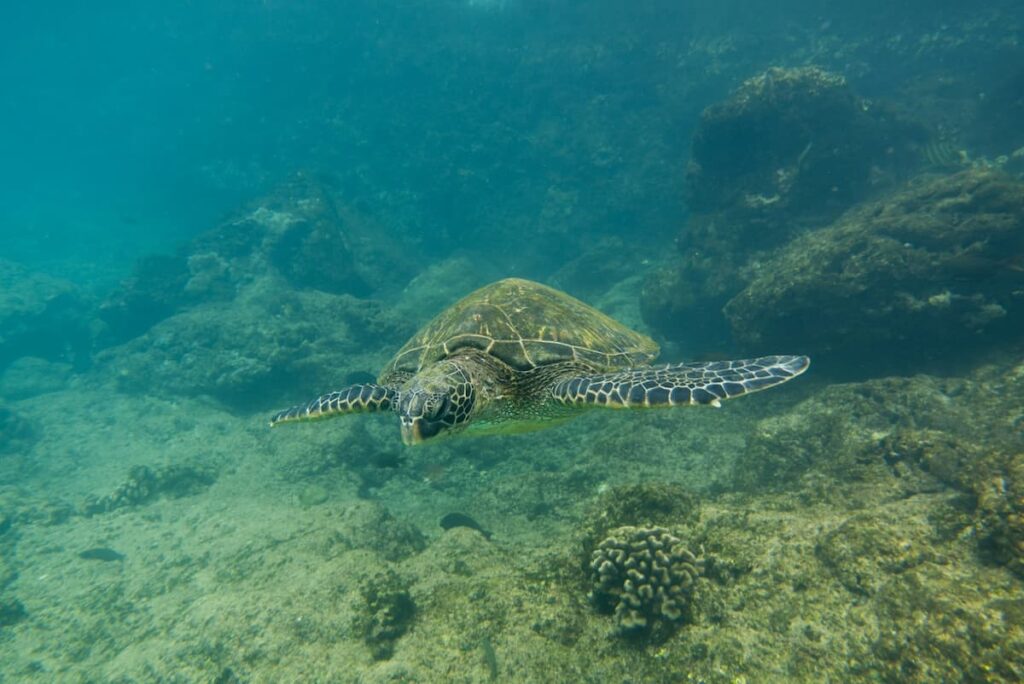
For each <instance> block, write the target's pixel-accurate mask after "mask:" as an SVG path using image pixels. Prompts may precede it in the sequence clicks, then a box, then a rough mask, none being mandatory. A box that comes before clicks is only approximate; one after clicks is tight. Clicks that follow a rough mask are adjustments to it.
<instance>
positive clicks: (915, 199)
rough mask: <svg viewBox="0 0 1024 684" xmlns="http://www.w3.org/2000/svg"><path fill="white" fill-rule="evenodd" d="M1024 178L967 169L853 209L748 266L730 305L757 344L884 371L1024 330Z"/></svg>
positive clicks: (735, 322) (989, 345) (960, 356)
mask: <svg viewBox="0 0 1024 684" xmlns="http://www.w3.org/2000/svg"><path fill="white" fill-rule="evenodd" d="M1022 263H1024V183H1022V182H1020V181H1018V180H1015V179H1014V178H1012V177H1011V176H1008V175H1006V174H1003V173H999V172H995V171H989V170H984V169H974V170H967V171H963V172H961V173H958V174H956V175H953V176H949V177H941V178H937V179H925V180H923V181H921V182H919V183H916V184H914V185H912V186H911V187H910V188H908V189H906V190H905V191H903V192H900V193H898V194H896V195H894V196H891V197H888V198H886V199H884V200H880V201H878V202H874V203H871V204H868V205H865V206H863V207H861V208H859V209H857V210H855V211H852V212H849V213H848V214H846V215H845V216H843V217H842V218H841V219H839V220H838V221H836V222H835V223H834V224H832V225H830V226H829V227H827V228H824V229H822V230H819V231H815V232H813V233H808V234H806V235H804V236H801V237H799V238H797V239H795V240H793V241H792V242H791V243H790V244H789V245H787V246H786V247H785V248H783V249H782V250H780V251H779V252H778V253H777V254H775V255H774V256H773V257H771V258H767V259H765V260H764V261H763V262H761V263H758V264H754V265H751V266H750V267H748V271H749V274H750V278H749V283H748V284H747V286H746V287H745V288H744V289H743V290H742V292H740V293H739V294H737V295H736V296H735V297H734V298H733V299H732V300H731V301H730V302H729V303H728V304H727V305H726V307H725V313H726V316H727V317H728V319H729V322H730V324H731V325H732V330H733V333H734V336H735V339H736V340H737V342H738V343H739V344H740V345H741V346H742V347H743V348H744V349H745V350H749V351H751V352H753V351H755V350H757V351H763V350H765V349H787V350H788V349H795V350H797V351H798V352H799V353H804V354H809V355H811V356H812V357H815V358H816V359H817V360H818V361H819V362H826V363H832V362H835V364H836V365H839V364H842V365H844V366H847V367H851V366H857V367H859V368H861V370H862V372H867V373H878V372H881V371H884V370H888V369H889V368H890V367H897V368H899V369H901V371H902V372H906V370H907V369H908V368H910V369H914V368H916V369H924V368H926V367H928V366H929V365H932V366H935V367H939V368H947V369H948V368H949V366H950V365H951V364H954V363H957V362H962V361H964V360H965V359H969V358H970V355H971V354H972V353H977V352H982V351H987V350H992V349H993V348H998V347H1007V346H1012V345H1015V344H1018V343H1020V342H1021V338H1022V332H1024V268H1022V267H1021V264H1022Z"/></svg>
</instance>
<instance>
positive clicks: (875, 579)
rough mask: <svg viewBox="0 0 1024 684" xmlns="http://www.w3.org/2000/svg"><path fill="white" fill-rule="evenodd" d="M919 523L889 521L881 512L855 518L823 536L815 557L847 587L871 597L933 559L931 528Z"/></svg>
mask: <svg viewBox="0 0 1024 684" xmlns="http://www.w3.org/2000/svg"><path fill="white" fill-rule="evenodd" d="M917 524H918V522H917V521H916V520H900V521H897V522H893V521H890V520H886V519H885V518H884V517H882V516H879V515H878V514H877V513H865V514H859V515H855V516H852V517H851V518H849V519H848V520H846V521H845V522H843V523H842V524H841V525H839V526H838V527H836V528H835V529H833V530H831V531H829V532H827V533H826V534H824V535H822V536H821V537H820V538H819V539H818V542H817V544H816V545H815V548H814V551H815V555H816V556H817V557H818V559H819V560H821V562H822V563H824V564H825V565H826V567H828V569H829V571H830V572H831V573H832V574H833V576H835V578H836V579H837V580H839V582H840V583H842V585H843V586H844V587H846V588H847V589H848V590H849V591H851V592H853V593H854V594H862V595H870V594H874V593H876V592H877V591H878V589H879V588H880V587H881V586H882V585H883V584H884V583H885V582H886V581H888V579H889V576H890V575H894V574H899V573H901V572H903V571H905V570H907V569H909V568H912V567H915V566H917V565H919V564H921V563H923V562H925V561H927V560H930V559H931V557H932V552H931V551H930V547H929V546H928V545H927V543H926V540H927V539H928V536H929V533H930V528H927V527H923V529H915V528H914V526H915V525H917Z"/></svg>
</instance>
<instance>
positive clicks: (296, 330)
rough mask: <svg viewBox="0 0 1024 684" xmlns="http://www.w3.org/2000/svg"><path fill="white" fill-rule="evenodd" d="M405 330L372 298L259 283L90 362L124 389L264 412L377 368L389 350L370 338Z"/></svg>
mask: <svg viewBox="0 0 1024 684" xmlns="http://www.w3.org/2000/svg"><path fill="white" fill-rule="evenodd" d="M411 330H412V328H411V327H406V324H405V323H404V322H403V321H401V320H400V319H398V318H396V317H394V316H392V315H391V314H390V313H389V312H385V311H383V309H382V308H381V306H380V305H379V304H378V303H376V302H370V301H366V300H361V299H356V298H355V297H352V296H350V295H335V294H328V293H325V292H319V291H315V290H306V291H295V290H292V289H290V288H288V287H287V286H284V285H283V284H282V283H281V282H280V281H279V280H276V279H272V278H264V279H261V280H257V281H255V282H253V283H251V284H250V285H249V286H247V287H245V288H244V289H243V290H242V291H241V292H239V294H238V296H237V297H236V298H235V299H234V300H233V301H231V302H207V303H204V304H200V305H196V306H193V307H191V308H189V309H187V310H186V311H183V312H181V313H179V314H176V315H174V316H172V317H170V318H168V319H166V320H164V321H162V322H161V323H159V324H158V325H156V326H155V327H154V328H153V329H151V330H150V331H149V332H147V333H146V334H145V335H143V336H141V337H139V338H137V339H135V340H132V341H131V342H129V343H128V344H126V345H122V346H121V347H116V348H114V349H109V350H106V351H104V352H102V353H101V354H99V355H98V356H97V361H98V365H99V366H100V368H101V369H102V370H103V371H105V372H106V373H109V374H110V375H112V376H113V378H114V379H115V381H116V382H117V384H118V386H119V387H120V388H122V389H125V390H128V391H137V392H156V391H160V392H167V393H172V394H182V395H186V396H195V395H210V396H213V397H215V398H217V399H218V400H220V401H222V402H223V403H224V404H226V405H228V406H230V407H232V408H236V409H243V410H252V409H265V408H267V407H269V406H270V405H272V404H275V405H276V404H277V403H279V402H281V401H287V400H288V398H289V397H294V399H295V400H299V399H301V398H304V397H305V396H306V395H307V394H308V393H309V391H310V388H311V387H321V388H325V389H326V388H327V387H330V386H331V385H333V384H343V382H342V381H343V379H344V376H345V375H346V373H349V372H352V371H355V370H363V369H366V368H377V367H379V366H380V365H382V364H383V362H384V360H385V359H386V356H385V355H384V354H385V352H386V350H385V349H382V348H381V347H380V346H379V345H375V344H373V345H371V344H369V342H370V341H371V340H379V339H394V340H396V341H400V340H401V339H403V337H404V336H405V335H406V334H408V333H409V332H411ZM396 344H397V342H396ZM282 397H283V398H284V399H282Z"/></svg>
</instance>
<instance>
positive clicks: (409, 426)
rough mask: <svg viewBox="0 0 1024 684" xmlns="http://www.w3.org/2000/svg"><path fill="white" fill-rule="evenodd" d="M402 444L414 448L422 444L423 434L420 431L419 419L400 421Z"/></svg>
mask: <svg viewBox="0 0 1024 684" xmlns="http://www.w3.org/2000/svg"><path fill="white" fill-rule="evenodd" d="M402 442H403V443H404V444H405V446H416V445H417V444H422V443H423V432H422V431H421V430H420V419H419V418H413V419H411V420H409V421H408V422H406V420H402Z"/></svg>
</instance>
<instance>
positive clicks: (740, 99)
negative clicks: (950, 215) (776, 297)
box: [641, 67, 926, 354]
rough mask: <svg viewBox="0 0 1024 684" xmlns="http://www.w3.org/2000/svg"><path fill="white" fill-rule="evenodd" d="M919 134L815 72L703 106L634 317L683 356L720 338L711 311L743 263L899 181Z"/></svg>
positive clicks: (782, 72) (782, 76) (774, 78)
mask: <svg viewBox="0 0 1024 684" xmlns="http://www.w3.org/2000/svg"><path fill="white" fill-rule="evenodd" d="M925 139H926V136H925V133H924V129H923V128H921V127H919V126H918V125H916V124H912V123H909V122H906V121H903V120H901V119H900V118H898V117H896V116H894V115H893V114H892V113H890V112H888V111H887V109H886V108H885V107H884V106H882V105H880V104H878V103H871V102H869V101H867V100H865V99H864V98H861V97H860V96H859V95H857V94H856V93H855V92H854V91H853V90H852V89H851V88H850V86H849V85H848V84H847V82H846V80H845V79H844V78H843V77H842V76H840V75H838V74H834V73H830V72H827V71H824V70H822V69H819V68H816V67H801V68H796V69H781V68H772V69H768V70H767V71H765V72H763V73H761V74H758V75H757V76H755V77H753V78H750V79H748V80H747V81H745V82H744V83H743V84H742V85H740V87H739V88H738V89H737V90H736V91H735V92H734V93H733V94H732V95H731V96H730V97H729V98H727V99H725V100H724V101H722V102H719V103H716V104H713V105H711V106H710V107H708V108H707V109H706V110H704V113H703V115H702V116H701V120H700V123H699V125H698V127H697V131H696V133H695V134H694V138H693V145H692V150H691V157H690V161H689V166H688V169H687V174H686V197H687V203H688V205H689V207H690V209H691V214H690V216H689V218H688V220H687V224H686V226H685V227H684V229H683V230H682V232H681V234H680V236H679V239H678V246H679V253H678V254H677V255H674V256H671V257H669V258H668V259H666V260H665V262H664V263H663V264H662V265H661V266H660V267H658V268H656V269H654V270H653V271H652V272H651V273H650V274H649V275H648V277H647V280H646V282H645V284H644V288H643V293H642V299H641V302H642V304H641V306H642V313H643V317H644V320H645V321H646V322H647V324H648V325H650V326H651V327H652V328H653V329H654V330H655V331H656V332H657V333H659V334H660V335H661V336H662V337H664V338H665V339H666V340H667V341H669V342H676V343H681V344H683V345H686V346H685V348H684V351H686V352H687V353H690V354H701V353H709V352H718V351H721V350H722V349H723V348H725V347H726V346H728V345H729V343H730V339H729V327H728V325H727V323H726V321H725V319H724V318H723V316H722V314H721V309H722V307H723V306H724V305H725V303H726V302H728V301H729V300H730V299H731V298H732V297H734V296H735V295H736V294H737V293H738V292H740V291H741V290H742V289H743V287H744V286H745V285H746V283H747V282H749V280H750V276H751V270H750V269H748V268H747V266H748V264H750V263H752V262H756V260H758V259H760V258H761V257H762V254H763V253H764V252H765V251H768V250H772V249H776V248H778V247H779V246H780V245H784V244H786V242H788V241H789V240H790V239H792V238H793V237H794V236H796V235H799V234H801V233H803V232H805V231H808V230H812V229H816V228H819V227H821V226H823V225H827V224H828V223H829V222H830V221H832V220H834V219H835V218H836V217H837V216H839V215H840V214H841V213H842V212H843V211H845V210H847V209H849V208H850V207H851V206H853V205H854V204H856V203H857V202H859V201H863V200H864V199H866V198H868V197H870V196H871V195H872V194H876V193H880V192H882V191H884V190H886V189H888V188H890V187H892V186H893V185H894V183H895V182H896V181H898V180H901V179H902V178H903V177H905V175H906V174H907V173H909V171H910V169H911V168H912V167H913V166H914V164H915V163H917V159H916V158H917V156H919V151H918V149H917V148H918V147H919V144H920V143H921V142H922V141H923V140H925Z"/></svg>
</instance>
